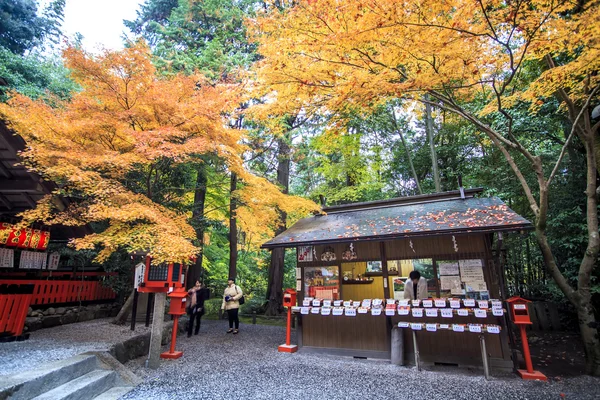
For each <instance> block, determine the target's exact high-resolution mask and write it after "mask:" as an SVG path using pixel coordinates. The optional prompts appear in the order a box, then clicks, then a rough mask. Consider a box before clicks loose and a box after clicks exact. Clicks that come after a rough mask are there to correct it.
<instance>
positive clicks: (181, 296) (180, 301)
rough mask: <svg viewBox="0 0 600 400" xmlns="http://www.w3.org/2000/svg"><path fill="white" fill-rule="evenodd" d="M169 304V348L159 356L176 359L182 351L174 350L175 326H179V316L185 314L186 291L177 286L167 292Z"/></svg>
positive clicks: (175, 340) (175, 339)
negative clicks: (171, 325)
mask: <svg viewBox="0 0 600 400" xmlns="http://www.w3.org/2000/svg"><path fill="white" fill-rule="evenodd" d="M169 297H170V298H171V305H170V306H169V314H171V315H172V316H173V332H172V333H171V349H170V350H169V351H165V352H164V353H161V354H160V358H169V359H177V358H179V357H181V356H182V355H183V351H175V344H176V342H177V330H178V329H177V328H178V326H179V317H181V316H182V315H184V314H185V302H186V297H187V292H186V291H185V289H184V288H178V289H176V290H174V291H173V292H171V293H169Z"/></svg>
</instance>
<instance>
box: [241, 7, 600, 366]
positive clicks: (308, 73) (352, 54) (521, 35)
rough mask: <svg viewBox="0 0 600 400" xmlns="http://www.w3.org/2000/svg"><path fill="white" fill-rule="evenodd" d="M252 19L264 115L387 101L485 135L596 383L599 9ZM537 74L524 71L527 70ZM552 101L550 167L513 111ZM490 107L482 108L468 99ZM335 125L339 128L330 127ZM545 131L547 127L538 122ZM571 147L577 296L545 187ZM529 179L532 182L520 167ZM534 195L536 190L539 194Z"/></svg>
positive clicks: (331, 10)
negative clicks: (556, 247) (578, 242)
mask: <svg viewBox="0 0 600 400" xmlns="http://www.w3.org/2000/svg"><path fill="white" fill-rule="evenodd" d="M295 4H296V5H295V6H294V7H293V8H291V9H286V10H278V9H277V8H274V9H273V10H272V11H271V12H269V13H265V14H264V15H262V16H260V17H259V18H256V19H254V20H251V21H250V26H251V28H252V31H253V34H254V37H255V40H256V41H257V42H258V44H259V53H260V54H261V55H263V57H264V58H263V60H262V61H261V62H260V64H259V66H258V68H257V69H256V79H255V81H256V85H257V86H258V87H261V88H262V89H263V93H265V95H269V96H271V97H272V98H273V99H276V100H273V101H271V102H269V103H267V104H266V105H265V106H264V107H263V108H264V111H263V112H264V113H268V112H271V111H270V110H275V112H277V113H285V112H290V111H291V110H298V109H303V110H304V112H306V113H311V112H320V113H322V114H326V115H331V116H338V117H340V116H344V115H348V114H350V112H362V113H363V114H368V113H369V112H370V111H371V110H373V109H374V107H376V106H378V105H381V104H383V103H385V102H388V101H390V100H392V99H398V98H401V99H404V100H405V101H406V102H407V103H410V102H416V101H419V102H422V103H429V104H430V105H431V106H433V107H435V108H437V109H440V110H445V111H447V112H449V113H452V114H453V115H455V116H456V117H458V118H462V119H464V120H466V121H468V122H470V123H471V124H473V125H474V126H475V127H476V128H477V129H478V130H479V131H480V132H482V133H484V134H485V135H487V137H488V138H489V141H490V143H492V144H493V145H494V146H496V147H497V148H498V149H499V150H500V152H501V153H502V154H503V155H504V157H505V159H506V162H507V163H508V165H509V166H510V167H511V169H512V170H513V172H514V175H515V177H516V179H517V180H518V181H519V183H520V184H521V186H522V188H523V191H524V193H525V195H526V197H527V199H528V202H529V206H530V208H531V210H532V213H533V214H534V216H535V228H536V239H537V241H538V244H539V246H540V249H541V251H542V255H543V258H544V262H545V264H546V266H547V268H548V270H549V272H550V274H551V275H552V277H553V279H554V280H555V282H556V283H557V285H558V287H559V288H560V289H561V290H562V292H563V293H564V294H565V296H566V297H567V298H568V299H569V300H570V302H571V303H572V304H573V305H574V306H575V308H576V309H577V313H578V317H579V322H580V329H581V333H582V338H583V340H584V344H585V348H586V355H587V363H586V369H587V372H588V373H590V374H594V375H600V339H599V336H598V331H597V328H596V326H597V321H596V318H595V313H594V308H593V306H592V302H591V298H592V290H591V276H592V270H593V268H594V267H595V266H596V264H597V257H598V254H599V250H600V237H599V235H598V213H597V206H598V201H597V198H596V189H597V182H596V176H597V169H598V167H597V166H598V154H597V150H596V148H597V137H598V133H599V131H600V122H597V121H594V120H593V119H592V116H591V115H592V108H593V106H594V105H596V104H597V102H598V99H599V96H598V95H599V93H600V73H599V71H600V51H599V47H598V46H599V44H600V24H598V21H599V20H600V2H598V1H597V0H591V1H590V0H588V1H586V0H582V1H577V2H573V1H565V0H529V1H511V2H506V1H500V0H488V1H484V0H478V1H468V0H419V1H396V0H346V1H339V0H319V1H309V0H304V1H298V2H296V3H295ZM527 64H529V65H532V64H533V65H540V66H541V68H537V69H536V68H530V69H529V70H526V69H525V68H524V66H525V65H527ZM549 97H555V98H557V99H558V100H559V101H560V102H561V109H562V110H563V111H564V112H565V114H566V116H567V118H568V119H569V120H570V122H571V124H572V129H570V130H568V131H566V132H565V135H564V136H565V141H564V146H563V148H562V151H561V152H560V155H559V156H558V158H557V159H555V160H553V161H552V162H553V164H554V166H553V167H552V168H551V169H550V170H544V168H543V163H542V156H543V152H540V149H537V148H534V147H531V146H530V147H528V146H527V145H526V144H524V142H523V141H521V140H519V137H518V134H517V133H516V132H515V129H514V124H513V115H512V114H511V108H512V107H513V106H515V105H518V104H523V103H526V104H529V105H530V110H531V114H530V117H531V118H539V117H538V116H537V115H536V111H537V109H538V108H539V107H540V105H542V104H544V102H545V101H547V99H548V98H549ZM475 99H477V101H479V102H481V101H483V102H487V106H485V107H483V108H477V107H474V103H475V102H474V101H473V100H475ZM331 120H332V121H334V122H335V120H336V118H332V119H331ZM540 123H541V124H543V122H540ZM575 137H577V138H578V139H579V140H580V142H581V143H582V144H583V146H584V147H585V150H586V156H587V188H586V193H585V196H586V202H587V213H586V218H587V230H588V235H587V249H586V251H585V253H584V254H582V258H581V263H580V268H579V274H578V282H577V286H573V285H571V284H570V282H569V281H568V279H567V278H566V277H565V276H564V275H563V274H562V272H561V268H560V267H559V265H557V262H556V259H555V257H554V254H553V252H552V249H551V247H550V244H549V242H548V239H547V237H546V225H547V220H548V208H549V188H550V185H551V184H552V181H553V180H554V179H555V177H556V176H557V175H558V174H560V173H561V167H560V165H561V162H562V159H563V157H564V155H565V152H566V149H567V148H568V146H569V145H570V144H571V142H572V141H573V140H574V138H575ZM516 157H522V158H523V159H524V160H526V161H527V162H528V163H529V166H530V168H531V169H532V170H533V171H534V172H535V176H536V180H537V181H536V182H535V183H532V182H528V181H527V180H526V179H525V175H524V174H523V171H522V169H521V168H522V167H519V165H518V163H517V162H516ZM534 185H535V186H534Z"/></svg>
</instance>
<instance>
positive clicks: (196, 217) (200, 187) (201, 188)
mask: <svg viewBox="0 0 600 400" xmlns="http://www.w3.org/2000/svg"><path fill="white" fill-rule="evenodd" d="M196 171H197V173H198V175H197V176H196V188H195V191H194V208H193V210H192V221H193V226H194V229H195V230H196V239H197V240H198V242H199V243H200V254H199V255H198V258H197V259H196V262H195V263H194V264H193V265H192V266H191V267H190V269H189V272H188V280H187V285H186V286H187V288H188V289H189V288H191V287H192V286H194V284H195V283H196V280H202V279H203V272H202V255H203V253H204V231H205V230H206V221H205V219H204V204H205V202H206V187H207V183H208V180H207V175H206V165H205V164H204V163H202V164H198V166H197V168H196Z"/></svg>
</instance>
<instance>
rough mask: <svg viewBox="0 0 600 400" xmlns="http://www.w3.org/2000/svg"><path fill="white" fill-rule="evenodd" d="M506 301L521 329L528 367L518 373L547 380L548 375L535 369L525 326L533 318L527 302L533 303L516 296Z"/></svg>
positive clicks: (516, 323) (531, 378) (529, 377)
mask: <svg viewBox="0 0 600 400" xmlns="http://www.w3.org/2000/svg"><path fill="white" fill-rule="evenodd" d="M506 302H507V303H508V305H509V308H510V311H511V316H512V320H513V323H514V324H515V325H517V326H518V327H519V329H520V331H521V343H522V345H523V358H524V359H525V367H526V369H518V370H517V373H518V374H519V376H520V377H521V378H523V379H526V380H539V381H547V380H548V378H547V377H546V375H544V374H542V373H541V372H540V371H535V370H534V369H533V363H532V362H531V354H530V352H529V343H528V341H527V332H525V327H526V326H527V325H532V322H531V319H530V318H529V309H528V307H527V303H531V301H529V300H526V299H523V298H521V297H516V296H515V297H511V298H510V299H508V300H506Z"/></svg>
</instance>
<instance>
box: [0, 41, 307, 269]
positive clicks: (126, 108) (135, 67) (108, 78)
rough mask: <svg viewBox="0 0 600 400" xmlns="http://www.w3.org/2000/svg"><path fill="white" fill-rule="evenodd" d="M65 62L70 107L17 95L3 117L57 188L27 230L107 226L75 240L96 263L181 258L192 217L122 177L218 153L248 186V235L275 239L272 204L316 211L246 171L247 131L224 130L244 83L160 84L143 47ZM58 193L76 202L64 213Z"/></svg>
mask: <svg viewBox="0 0 600 400" xmlns="http://www.w3.org/2000/svg"><path fill="white" fill-rule="evenodd" d="M64 58H65V62H66V65H67V66H68V68H69V69H70V70H71V73H72V77H73V79H74V80H75V81H76V82H77V83H78V84H79V85H80V86H81V88H82V90H81V91H80V92H79V93H76V94H74V96H73V98H72V100H70V101H58V100H56V101H55V103H54V106H52V107H51V106H49V105H48V104H46V103H44V102H42V101H34V100H31V99H29V98H27V97H25V96H22V95H18V94H14V95H13V97H12V99H11V100H10V101H9V102H8V103H7V104H3V105H0V115H1V116H2V118H4V119H5V120H7V121H8V122H9V124H10V127H11V128H12V129H13V130H14V131H15V132H16V133H18V134H19V135H21V136H22V137H23V138H24V139H25V140H26V142H27V144H28V149H27V150H26V151H24V152H23V153H22V154H21V157H22V159H23V161H24V163H25V165H26V166H27V167H28V168H30V169H31V170H33V171H35V172H37V173H39V174H40V175H41V176H42V177H44V178H45V179H48V180H51V181H54V182H55V183H56V184H57V185H58V189H57V190H56V191H55V192H54V193H53V194H52V195H49V196H47V197H46V198H44V199H43V200H42V201H40V202H39V204H38V206H37V208H35V209H33V210H31V211H26V212H24V213H23V214H22V217H23V223H30V222H34V221H37V222H44V223H46V224H64V225H85V224H88V223H102V224H104V226H106V228H105V229H102V230H101V231H99V232H96V233H93V234H90V235H87V236H85V237H83V238H77V239H73V240H72V244H73V245H74V246H75V247H76V248H77V249H89V248H95V247H96V246H98V247H99V248H100V249H101V251H100V253H99V256H98V260H99V261H102V260H104V259H106V257H108V256H109V255H110V254H111V253H113V252H114V251H115V250H117V249H118V248H125V249H127V250H129V251H136V250H146V251H149V253H150V254H151V255H152V257H153V260H154V261H155V262H163V261H185V260H187V259H189V257H191V256H193V255H195V254H197V252H198V248H196V247H195V246H194V245H193V244H192V239H193V238H194V237H195V234H194V230H193V228H192V227H191V226H190V225H189V224H188V222H187V219H188V218H189V216H188V215H186V214H180V213H177V212H175V211H173V210H170V209H168V208H166V207H163V206H161V205H160V204H156V203H155V202H153V201H152V200H151V199H150V193H134V192H132V191H131V190H130V189H129V188H128V187H127V186H126V185H125V180H126V179H127V177H128V176H130V174H131V173H132V172H142V175H143V176H147V177H148V179H150V178H151V177H152V176H153V173H154V171H155V166H156V164H157V163H158V162H159V161H161V160H165V159H168V160H170V161H171V162H172V163H181V162H186V161H187V160H189V159H190V157H192V156H195V155H201V154H213V155H215V156H217V157H218V158H219V159H221V160H222V161H223V162H224V163H225V165H227V167H228V168H229V169H230V170H231V171H233V172H235V173H236V174H237V175H238V176H239V177H240V178H241V179H242V180H243V181H244V187H243V189H242V190H240V191H239V192H240V193H239V194H238V196H239V197H240V199H242V203H243V207H242V208H241V210H240V214H241V219H242V226H243V227H244V228H245V229H248V230H249V231H251V232H258V234H259V235H265V236H269V234H270V230H269V227H270V226H271V225H272V224H271V222H272V221H270V220H269V219H270V218H273V217H275V218H276V216H277V213H276V212H270V210H271V209H274V208H275V206H277V207H281V208H284V209H287V210H289V211H290V213H293V212H307V211H309V210H313V209H315V207H316V206H315V205H314V204H313V203H311V202H309V201H306V200H303V199H300V198H295V197H292V196H286V195H284V194H282V193H281V192H280V191H279V189H278V188H277V187H276V186H274V185H272V184H270V183H269V182H268V181H266V180H265V179H263V178H260V177H257V176H255V175H253V174H252V173H250V172H249V171H247V170H246V169H245V168H244V164H243V159H242V155H243V152H244V151H245V147H244V146H243V145H241V144H240V143H241V138H242V136H243V134H244V132H243V131H240V130H238V129H231V128H230V127H229V126H228V124H227V121H228V118H231V115H232V114H233V113H234V112H235V108H236V107H237V104H239V87H238V85H236V84H234V83H231V82H219V83H217V84H215V83H211V82H208V81H207V80H206V79H205V78H204V77H203V76H201V75H187V76H186V75H181V74H178V75H171V76H168V77H159V76H158V75H157V74H156V71H155V68H154V66H153V65H152V63H151V54H150V51H149V49H148V47H147V46H146V45H145V44H144V43H143V42H139V43H136V44H135V45H132V46H131V47H128V48H126V49H124V50H122V51H117V52H114V51H105V52H104V53H102V54H101V55H99V56H92V55H90V54H87V53H85V52H84V51H82V50H80V49H77V48H73V47H71V48H68V49H67V50H66V51H65V53H64ZM55 196H64V197H67V198H70V199H72V200H73V201H72V202H71V203H70V205H69V206H68V207H67V208H66V209H60V208H57V206H56V204H58V203H57V202H54V201H53V198H54V197H55ZM247 210H253V211H247Z"/></svg>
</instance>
